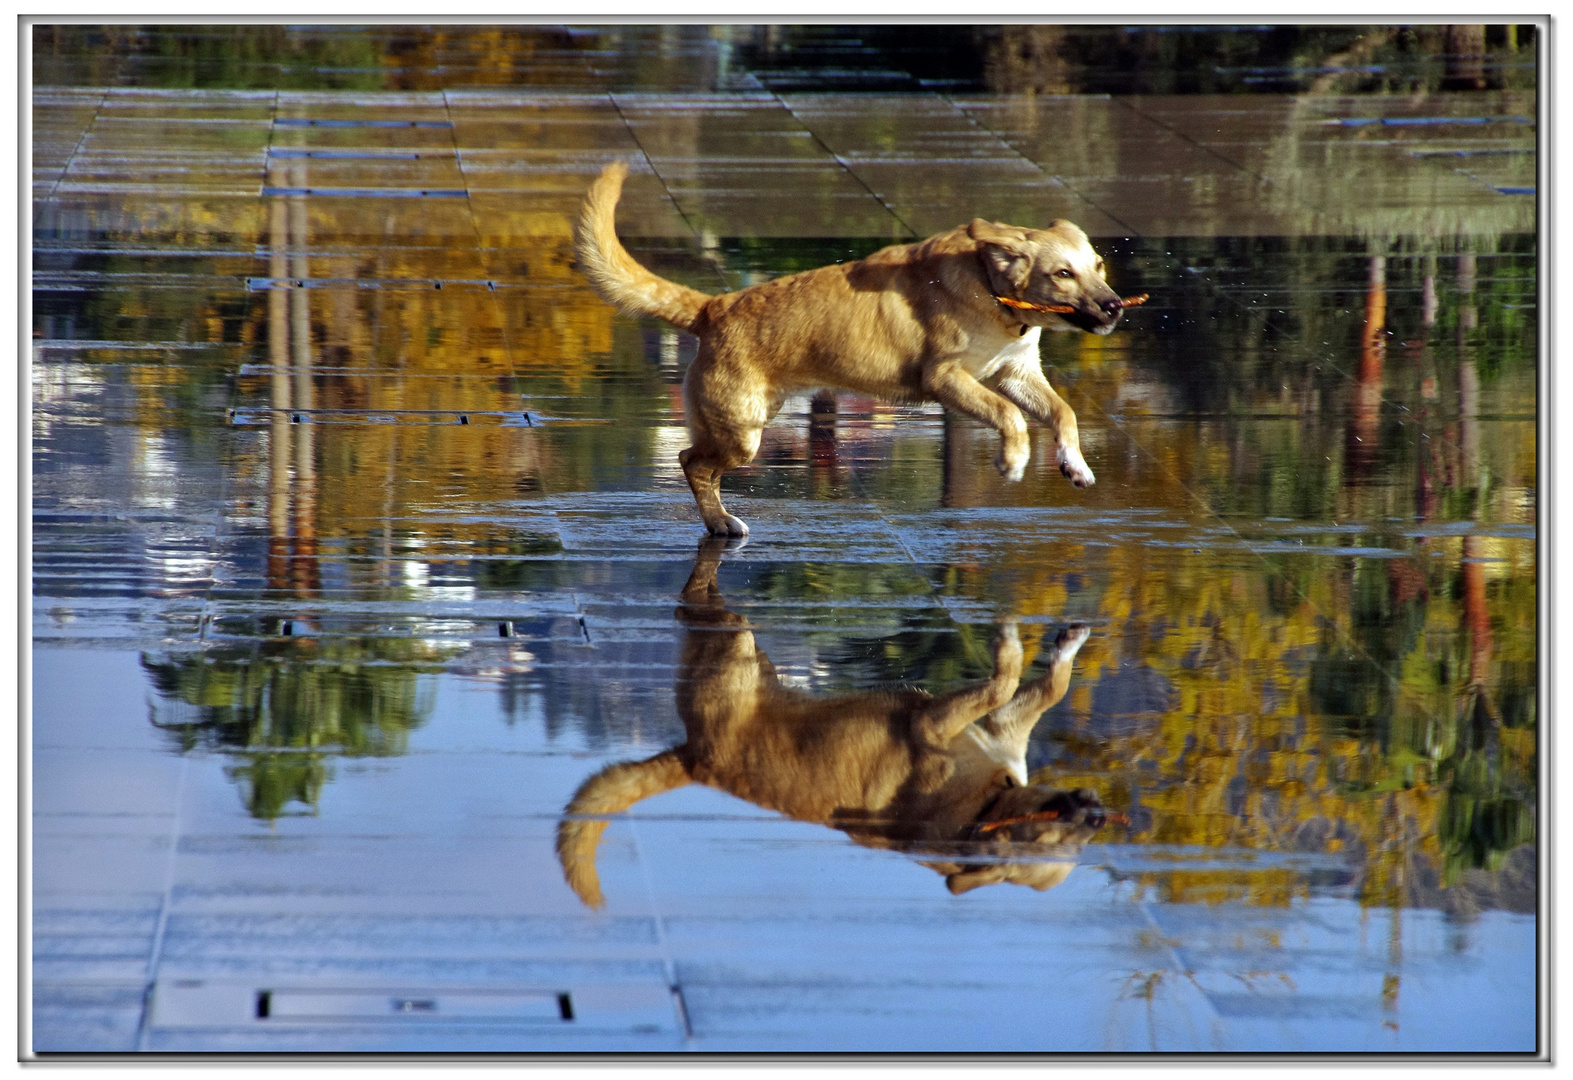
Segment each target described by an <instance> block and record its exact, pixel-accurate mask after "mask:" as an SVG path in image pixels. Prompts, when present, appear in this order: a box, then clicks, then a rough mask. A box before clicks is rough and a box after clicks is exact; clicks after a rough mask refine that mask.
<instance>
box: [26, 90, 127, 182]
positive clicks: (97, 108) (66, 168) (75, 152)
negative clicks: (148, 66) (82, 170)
mask: <svg viewBox="0 0 1573 1080" xmlns="http://www.w3.org/2000/svg"><path fill="white" fill-rule="evenodd" d="M108 100H109V91H108V90H105V91H104V92H103V93H101V94H99V95H98V100H97V101H95V102H94V103H93V118H92V119H91V120H89V121H88V122H87V123H86V125H84V126H83V128H82V134H80V135H78V136H77V140H76V145H75V146H73V147H72V148H71V153H70V154H69V155H68V156H67V157H66V160H65V164H64V165H62V166H60V175H59V176H57V177H55V182H54V183H53V184H51V185H50V187H49V194H48V195H45V196H44V197H43V198H42V199H34V200H33V205H34V206H37V205H38V204H39V203H44V202H49V201H50V200H51V199H53V198H54V197H55V194H56V193H57V192H58V191H59V190H60V185H61V184H63V183H65V179H66V174H68V173H69V172H70V171H71V164H72V162H74V161H76V159H77V157H78V156H79V155H80V154H81V153H82V144H83V143H85V142H87V137H88V135H89V134H91V133H92V131H93V128H94V127H95V126H97V124H98V117H99V114H100V113H101V112H102V110H103V108H104V102H106V101H108Z"/></svg>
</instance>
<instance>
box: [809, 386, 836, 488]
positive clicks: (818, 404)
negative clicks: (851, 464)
mask: <svg viewBox="0 0 1573 1080" xmlns="http://www.w3.org/2000/svg"><path fill="white" fill-rule="evenodd" d="M808 463H809V475H810V477H811V483H813V485H814V486H815V487H817V486H818V481H819V480H820V479H821V478H823V479H825V480H826V481H828V482H829V483H830V484H831V485H835V484H839V483H840V482H841V463H840V461H839V460H838V459H837V457H836V395H835V394H834V393H833V392H831V391H829V390H821V391H820V392H819V393H817V394H815V395H814V398H813V400H812V401H810V402H809V404H808Z"/></svg>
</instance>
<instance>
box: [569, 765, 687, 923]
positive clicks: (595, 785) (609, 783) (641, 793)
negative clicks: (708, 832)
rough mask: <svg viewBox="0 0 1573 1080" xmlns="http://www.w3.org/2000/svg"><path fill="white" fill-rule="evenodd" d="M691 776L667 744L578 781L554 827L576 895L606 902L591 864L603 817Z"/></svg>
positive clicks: (593, 903) (595, 905)
mask: <svg viewBox="0 0 1573 1080" xmlns="http://www.w3.org/2000/svg"><path fill="white" fill-rule="evenodd" d="M690 780H691V777H690V776H689V774H688V767H687V765H686V764H684V762H683V758H682V755H681V754H679V753H678V752H677V751H676V750H668V751H666V752H665V753H662V754H657V755H656V756H655V757H653V758H650V759H649V760H647V761H625V762H623V763H621V764H619V765H613V766H610V767H609V768H606V769H603V770H602V771H601V772H598V773H596V774H595V775H594V776H592V777H590V779H588V780H586V781H585V782H584V783H583V784H581V785H579V790H578V791H576V792H574V797H573V799H572V800H571V801H570V802H569V803H568V808H567V817H565V819H564V820H563V822H562V824H561V825H559V826H558V828H557V858H558V860H559V861H560V862H561V863H562V865H563V874H564V875H565V876H566V877H567V879H568V887H569V888H571V889H573V891H574V893H575V894H576V895H577V896H578V897H579V899H581V900H583V901H584V902H585V903H586V904H588V905H589V906H590V907H593V908H599V907H601V906H603V905H604V904H605V903H606V899H605V897H603V896H602V895H601V877H600V875H599V874H597V873H596V870H595V849H596V847H597V846H598V845H599V844H600V842H601V834H602V833H603V832H605V831H606V826H607V824H608V821H607V818H608V817H609V816H610V815H612V814H620V813H622V812H623V811H624V810H627V809H628V808H629V807H630V806H632V805H633V804H634V803H636V802H639V801H640V800H641V799H648V798H649V797H650V796H652V795H659V794H661V793H662V792H663V791H671V790H673V789H674V788H680V787H682V786H684V785H685V784H687V783H689V782H690Z"/></svg>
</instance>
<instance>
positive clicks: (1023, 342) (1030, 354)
mask: <svg viewBox="0 0 1573 1080" xmlns="http://www.w3.org/2000/svg"><path fill="white" fill-rule="evenodd" d="M1042 333H1043V331H1042V328H1041V327H1037V326H1034V327H1033V328H1032V329H1030V330H1028V331H1027V332H1026V333H1025V334H1023V335H1022V336H1021V337H1019V338H1016V339H1015V340H1014V341H1012V342H1011V343H1010V344H1009V345H1007V346H1005V347H1004V348H1003V349H1001V350H1000V351H999V352H997V353H995V354H993V355H992V356H989V355H980V354H968V356H967V357H966V358H965V359H964V360H962V362H961V366H962V367H963V368H965V369H966V371H967V374H968V375H971V376H972V377H973V378H974V379H979V380H982V379H987V378H988V377H989V376H991V375H993V374H994V373H995V372H996V371H998V370H999V369H1000V368H1002V367H1009V366H1011V365H1013V364H1017V363H1021V362H1023V361H1025V362H1027V363H1030V364H1032V365H1033V366H1034V367H1036V366H1037V365H1038V338H1039V336H1041V335H1042Z"/></svg>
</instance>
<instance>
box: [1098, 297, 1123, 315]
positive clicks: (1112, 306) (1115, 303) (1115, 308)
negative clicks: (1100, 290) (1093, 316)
mask: <svg viewBox="0 0 1573 1080" xmlns="http://www.w3.org/2000/svg"><path fill="white" fill-rule="evenodd" d="M1098 306H1099V307H1100V308H1102V309H1103V313H1104V314H1105V315H1118V314H1119V313H1120V312H1122V311H1124V310H1125V301H1123V300H1121V299H1120V298H1119V297H1115V298H1114V299H1113V300H1105V301H1104V302H1103V303H1101V304H1099V305H1098Z"/></svg>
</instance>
